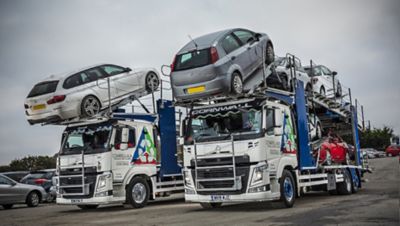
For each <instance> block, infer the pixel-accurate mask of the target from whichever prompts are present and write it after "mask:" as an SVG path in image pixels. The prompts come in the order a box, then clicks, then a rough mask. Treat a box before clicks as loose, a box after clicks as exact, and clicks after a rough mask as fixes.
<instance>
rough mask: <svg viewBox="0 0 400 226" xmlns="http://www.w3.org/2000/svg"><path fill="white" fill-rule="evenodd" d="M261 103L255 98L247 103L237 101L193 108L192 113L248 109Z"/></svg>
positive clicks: (200, 113)
mask: <svg viewBox="0 0 400 226" xmlns="http://www.w3.org/2000/svg"><path fill="white" fill-rule="evenodd" d="M260 104H261V103H260V101H259V100H253V101H249V102H246V103H237V104H231V105H225V106H216V107H211V108H202V109H193V111H192V115H193V116H197V115H204V114H212V113H219V112H226V111H232V110H238V109H246V108H251V107H254V106H260Z"/></svg>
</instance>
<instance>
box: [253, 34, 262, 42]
mask: <svg viewBox="0 0 400 226" xmlns="http://www.w3.org/2000/svg"><path fill="white" fill-rule="evenodd" d="M254 37H256V41H259V40H260V38H261V37H262V34H260V33H256V34H255V35H254Z"/></svg>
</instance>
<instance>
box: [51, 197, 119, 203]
mask: <svg viewBox="0 0 400 226" xmlns="http://www.w3.org/2000/svg"><path fill="white" fill-rule="evenodd" d="M115 202H116V201H115V199H114V197H113V196H103V197H93V198H87V199H79V198H77V199H66V198H57V199H56V203H57V204H59V205H105V204H111V203H115Z"/></svg>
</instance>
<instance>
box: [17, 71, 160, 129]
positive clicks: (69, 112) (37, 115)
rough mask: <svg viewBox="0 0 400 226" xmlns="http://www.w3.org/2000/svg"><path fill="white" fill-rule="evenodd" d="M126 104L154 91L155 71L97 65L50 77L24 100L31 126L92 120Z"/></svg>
mask: <svg viewBox="0 0 400 226" xmlns="http://www.w3.org/2000/svg"><path fill="white" fill-rule="evenodd" d="M108 80H109V82H110V97H111V98H110V99H111V105H112V106H113V107H118V106H119V105H121V104H125V103H126V101H128V100H129V98H130V97H131V96H136V97H137V98H139V97H141V96H143V95H146V94H148V93H150V92H153V91H155V90H156V89H157V88H158V86H159V84H160V79H159V75H158V72H157V71H156V69H154V68H143V69H136V70H132V69H130V68H128V67H121V66H117V65H113V64H100V65H95V66H91V67H87V68H84V69H81V70H79V71H75V72H72V73H68V74H66V75H64V76H60V77H56V76H50V77H49V78H47V79H45V80H43V81H42V82H40V83H38V84H36V85H35V86H34V87H33V88H32V90H31V91H30V93H29V94H28V96H27V98H26V100H25V104H24V107H25V114H26V117H27V120H28V122H29V123H30V124H37V123H58V122H60V121H63V120H68V119H74V118H85V117H93V116H95V115H97V114H98V113H100V112H101V111H103V110H104V109H107V108H108V107H109V101H110V99H109V93H108Z"/></svg>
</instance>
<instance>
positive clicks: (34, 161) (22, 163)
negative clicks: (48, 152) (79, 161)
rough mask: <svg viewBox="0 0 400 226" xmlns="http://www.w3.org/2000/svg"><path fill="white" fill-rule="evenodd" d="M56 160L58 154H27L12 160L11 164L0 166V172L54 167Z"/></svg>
mask: <svg viewBox="0 0 400 226" xmlns="http://www.w3.org/2000/svg"><path fill="white" fill-rule="evenodd" d="M56 161H57V160H56V156H53V157H51V156H27V157H24V158H22V159H15V160H12V161H11V163H10V164H9V165H5V166H0V172H7V171H34V170H42V169H54V168H56Z"/></svg>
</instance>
